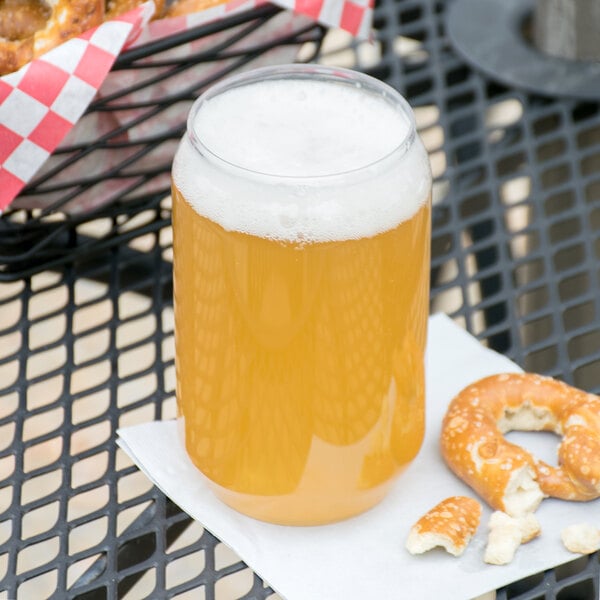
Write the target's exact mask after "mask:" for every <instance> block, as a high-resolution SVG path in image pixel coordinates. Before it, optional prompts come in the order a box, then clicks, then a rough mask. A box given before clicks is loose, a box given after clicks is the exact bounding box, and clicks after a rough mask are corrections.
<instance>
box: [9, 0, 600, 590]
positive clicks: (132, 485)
mask: <svg viewBox="0 0 600 600" xmlns="http://www.w3.org/2000/svg"><path fill="white" fill-rule="evenodd" d="M446 9H447V3H446V2H441V1H435V0H381V1H380V2H379V3H378V5H377V7H376V10H375V27H376V30H377V41H376V43H375V45H374V46H368V45H365V44H357V43H350V44H349V45H347V44H346V42H345V41H343V42H342V43H341V46H340V48H339V49H336V48H335V47H333V48H332V47H331V45H330V44H329V45H328V44H327V43H326V44H325V47H324V49H323V52H322V53H321V60H323V61H326V62H333V63H342V64H343V66H355V67H356V68H359V69H361V70H364V71H366V72H368V73H370V74H372V75H374V76H376V77H379V78H381V79H384V80H386V81H387V82H389V83H390V84H392V85H393V86H395V87H396V88H398V89H399V90H400V91H401V92H402V93H403V94H404V95H405V96H406V97H407V98H408V99H409V101H410V102H411V103H412V105H413V106H414V107H415V112H416V117H417V122H418V126H419V130H420V133H421V136H422V137H423V139H424V141H425V144H426V146H427V148H428V150H429V152H430V156H431V161H432V166H433V170H434V175H435V186H434V229H433V240H432V296H431V309H432V311H437V310H442V311H444V312H446V313H448V314H449V315H450V316H452V317H453V318H454V319H455V320H456V321H457V322H459V323H460V324H461V325H463V326H464V327H466V328H467V329H468V330H469V331H471V332H472V333H473V334H475V335H476V336H477V337H478V338H479V339H480V340H481V341H482V342H483V343H484V344H487V345H489V346H490V347H492V348H494V349H496V350H498V351H500V352H503V353H505V354H506V355H508V356H509V357H510V358H512V359H513V360H515V361H516V362H517V363H519V364H520V365H521V366H523V367H524V368H526V369H529V370H534V371H539V372H543V373H547V374H550V375H553V376H557V377H560V378H562V379H564V380H565V381H567V382H569V383H573V384H575V385H577V386H579V387H582V388H584V389H586V390H589V391H593V392H599V391H600V324H599V323H600V319H599V315H600V268H599V265H600V169H599V165H600V103H590V102H586V103H581V102H576V101H571V100H564V99H563V100H558V99H552V98H547V97H542V96H535V95H532V94H530V93H524V92H521V91H519V90H514V89H509V88H507V87H504V86H502V85H500V84H498V83H496V82H494V81H493V80H490V79H488V78H486V77H484V76H482V75H481V74H479V73H477V72H476V71H474V70H473V69H472V68H470V67H469V66H468V65H467V64H466V63H465V62H464V60H462V59H461V58H459V57H458V55H457V54H456V53H455V52H454V51H453V48H452V47H451V45H450V43H449V40H448V37H447V32H446V28H445V23H446V21H445V17H446ZM277 12H278V11H277V10H276V9H273V8H272V7H268V6H267V7H263V8H261V9H259V11H258V13H256V14H253V15H251V16H250V17H244V18H237V19H238V20H235V21H234V22H232V23H230V24H228V25H227V28H226V27H224V26H218V27H216V28H215V27H214V26H208V29H201V30H199V31H197V32H195V35H196V36H198V37H202V36H205V35H206V34H207V33H210V32H213V31H215V30H216V29H219V28H220V29H222V31H221V32H220V35H223V36H225V39H221V43H220V46H219V48H218V49H217V50H214V49H213V50H211V51H206V50H204V51H202V50H201V51H199V52H198V53H197V54H198V55H197V56H195V57H194V60H197V61H205V62H208V61H213V62H215V64H217V65H222V64H224V63H223V62H222V61H223V60H227V61H229V62H227V67H225V68H223V69H222V70H217V71H216V72H214V73H213V74H212V75H211V76H210V77H207V79H206V80H203V81H202V82H201V84H198V83H197V82H196V83H195V84H194V85H190V86H189V88H188V89H185V90H183V91H182V90H181V88H178V95H176V96H173V95H170V96H169V97H168V100H167V101H165V100H164V99H163V100H162V101H156V100H150V101H146V102H145V103H144V102H142V101H140V100H138V101H137V103H136V106H135V107H133V106H131V107H130V108H136V109H143V110H146V111H155V113H156V114H159V113H160V112H161V110H163V109H165V107H167V106H171V105H172V104H174V103H177V102H183V101H186V102H189V100H190V99H191V98H192V97H193V96H194V95H196V94H197V93H198V91H199V90H200V89H201V88H202V87H203V85H206V84H208V83H210V80H212V79H214V78H215V77H217V76H220V75H222V74H225V73H226V72H228V71H230V70H234V69H237V68H239V67H240V66H242V65H246V64H248V65H250V66H252V65H253V63H254V62H255V60H256V59H257V58H258V57H260V56H262V54H263V53H264V52H265V51H266V50H268V48H269V47H272V46H273V45H277V46H280V45H295V46H299V45H300V44H301V43H305V42H306V43H308V44H309V47H307V46H306V45H305V47H304V50H303V51H304V52H305V54H306V56H308V55H309V54H310V49H311V48H312V49H313V50H317V49H318V47H319V43H320V38H321V33H322V31H321V30H320V29H319V28H317V27H314V26H307V27H304V28H301V29H300V30H297V31H295V32H294V33H293V34H290V35H288V36H287V37H285V36H284V37H283V38H282V37H281V36H279V37H276V38H275V39H269V40H267V41H265V40H260V41H258V42H254V43H253V45H250V47H248V44H246V46H244V45H243V43H242V41H241V40H244V39H245V36H247V35H250V33H251V32H252V31H255V30H256V29H257V28H259V27H261V26H263V24H264V22H267V21H269V20H270V19H272V18H273V17H274V15H275V14H276V13H277ZM188 41H189V40H179V43H187V42H188ZM326 42H327V40H326ZM236 44H237V45H236ZM240 44H241V45H240ZM334 46H335V44H334ZM164 50H165V48H164V47H155V48H150V49H149V50H148V52H146V54H144V53H143V52H138V53H137V54H136V53H133V54H129V55H126V56H124V57H122V58H121V59H120V61H119V63H118V64H117V68H118V69H124V70H127V69H131V68H139V69H144V68H146V69H147V68H148V67H147V66H146V67H144V65H143V63H144V61H145V60H150V59H152V58H153V57H156V55H157V53H160V52H162V51H164ZM337 50H339V52H338V51H337ZM202 52H204V54H202ZM146 55H148V56H149V57H150V59H147V58H146ZM159 56H160V55H159ZM192 62H193V61H192ZM163 63H164V64H163V65H162V67H163V68H164V69H173V70H174V71H175V74H177V73H179V72H181V71H182V70H185V69H186V68H188V67H189V65H190V61H187V62H186V61H185V60H184V61H182V60H181V59H177V60H170V61H169V60H163ZM171 75H173V73H170V72H169V74H165V75H164V77H163V79H168V77H170V76H171ZM156 76H157V77H160V76H159V75H156ZM151 85H153V83H151ZM126 92H127V90H125V91H124V92H123V93H121V94H116V95H115V96H114V97H112V98H109V99H108V100H107V99H104V100H102V101H98V102H97V103H96V104H95V105H94V106H92V113H91V114H92V115H93V114H94V113H100V112H110V111H111V105H112V106H113V110H117V109H116V108H115V107H117V108H119V109H120V110H123V107H124V103H126V102H127V101H128V100H127V98H128V97H127V94H126ZM129 101H130V102H131V99H130V100H129ZM119 103H120V104H119ZM181 131H182V124H181V123H179V125H177V126H174V127H171V128H169V130H168V131H160V132H157V133H156V134H152V133H148V132H146V133H145V134H144V136H142V137H141V138H137V139H131V138H130V139H124V138H123V134H125V133H127V127H126V126H123V125H121V126H120V128H117V129H116V130H114V131H113V132H111V133H108V134H106V135H105V136H104V137H103V138H101V139H100V140H99V141H98V142H97V143H96V145H93V146H90V147H73V148H71V149H69V151H65V152H64V157H65V160H68V161H77V160H79V159H81V158H82V155H88V154H90V152H94V151H106V150H108V151H116V150H118V149H123V148H135V152H134V153H133V154H131V155H128V158H127V160H125V161H122V162H121V163H119V164H118V165H116V166H115V165H113V166H111V167H110V168H109V172H108V175H109V181H110V180H112V181H115V180H118V181H122V180H126V181H127V182H129V184H130V185H128V186H126V187H125V188H121V190H120V191H119V192H118V193H117V194H116V195H115V196H114V197H113V198H112V201H111V202H110V203H109V204H107V205H104V206H102V207H98V208H95V209H94V210H93V211H84V212H79V213H77V214H73V215H71V216H68V217H66V216H64V215H63V214H62V213H60V212H59V213H55V212H52V211H51V210H46V211H40V210H26V209H14V210H12V211H9V212H8V213H7V214H5V215H4V216H3V218H2V219H0V280H1V282H2V283H1V284H0V598H8V599H13V598H18V599H24V600H29V599H33V598H35V599H38V598H50V597H52V598H76V599H78V600H95V599H99V598H116V597H125V598H175V597H176V598H206V599H213V598H217V599H219V598H221V599H226V598H247V599H251V598H255V599H258V598H266V597H269V596H270V595H271V594H272V592H271V590H270V589H269V588H268V587H267V586H266V585H264V584H263V582H262V581H261V580H260V579H259V578H258V577H256V576H254V575H253V574H252V573H251V572H250V571H249V570H248V569H247V568H246V567H245V565H244V564H243V563H242V562H240V561H239V559H238V558H237V557H235V556H234V555H233V554H232V553H231V552H229V551H228V550H227V549H226V548H225V547H224V546H223V545H222V544H220V543H219V541H218V540H216V539H215V538H214V537H213V536H212V535H210V534H209V533H208V532H206V531H203V530H202V528H201V527H200V526H199V525H198V524H196V523H193V522H192V521H191V519H190V518H189V517H188V516H187V515H185V514H183V513H182V512H181V511H180V510H179V509H178V508H177V507H176V506H175V505H173V504H172V503H171V502H170V501H169V500H167V499H166V498H165V497H164V496H163V495H162V494H161V493H160V492H159V491H158V490H157V489H155V488H154V487H152V486H151V485H150V484H149V483H148V482H147V481H146V480H145V478H144V477H143V476H142V475H141V474H140V473H139V472H138V471H137V469H136V468H135V467H134V466H133V465H132V464H131V462H130V461H129V460H128V459H127V458H126V456H125V455H124V454H123V453H122V452H121V451H120V450H118V449H117V448H116V446H115V443H114V440H115V431H116V429H117V427H119V426H123V425H127V424H133V423H136V422H142V421H148V420H152V419H160V418H168V417H171V416H174V412H175V405H174V383H173V349H172V345H173V344H172V336H173V326H172V289H171V239H170V229H169V222H170V206H169V201H168V199H165V193H166V192H167V189H168V187H167V186H168V182H166V183H165V181H164V179H162V180H161V179H160V176H161V175H164V174H165V173H168V168H169V165H168V161H166V160H165V161H163V162H160V161H158V162H154V163H152V164H151V165H150V166H148V165H147V164H146V163H143V164H142V162H138V161H141V160H142V158H143V157H144V156H145V155H146V154H147V152H148V148H156V147H159V146H160V145H161V144H167V143H172V142H173V140H176V139H178V137H179V136H180V134H181ZM140 165H141V166H140ZM59 172H60V169H58V170H56V173H54V174H52V173H51V174H50V175H49V176H46V177H45V178H42V179H40V180H38V181H37V182H36V183H34V184H33V185H32V186H31V187H30V190H29V194H28V196H29V197H34V196H36V195H37V196H38V197H39V196H42V197H44V196H47V195H49V194H53V195H52V198H53V203H54V205H55V206H56V207H60V206H63V205H65V204H67V203H68V202H69V201H70V200H71V199H72V198H75V197H77V195H78V194H82V193H84V192H85V191H86V190H87V189H89V188H90V187H93V186H96V185H97V183H98V180H100V179H103V178H104V175H103V174H102V173H100V174H95V175H93V176H90V177H88V178H82V179H79V180H77V181H76V182H75V183H73V181H70V182H69V181H67V182H66V183H65V181H64V180H59V179H58V174H59ZM155 180H156V182H157V183H156V185H154V186H152V185H150V184H151V183H152V182H153V181H155ZM144 186H146V187H144ZM123 198H127V200H123ZM599 573H600V565H599V559H598V554H595V555H591V556H589V557H582V558H579V559H577V560H575V561H574V562H573V563H570V564H568V565H565V566H563V567H561V568H558V569H556V570H553V571H550V572H547V573H540V574H539V575H538V576H536V577H532V578H529V579H528V580H526V581H522V582H518V583H516V584H513V585H511V586H509V587H508V588H506V589H504V590H500V591H499V592H498V597H499V598H514V599H519V600H533V599H548V600H549V599H560V600H568V599H577V600H587V599H589V600H597V598H598V597H599Z"/></svg>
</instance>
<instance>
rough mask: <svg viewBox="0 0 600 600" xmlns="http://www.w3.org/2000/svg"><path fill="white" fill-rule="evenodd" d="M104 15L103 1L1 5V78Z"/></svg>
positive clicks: (30, 0) (24, 0)
mask: <svg viewBox="0 0 600 600" xmlns="http://www.w3.org/2000/svg"><path fill="white" fill-rule="evenodd" d="M103 16H104V2H103V0H47V1H46V2H42V1H41V0H20V1H17V0H5V1H4V3H2V4H1V5H0V36H1V37H0V75H5V74H6V73H11V72H13V71H16V70H17V69H19V68H21V67H22V66H23V65H24V64H25V63H27V62H29V61H30V60H32V59H34V58H37V57H38V56H41V55H42V54H44V53H45V52H48V50H51V49H52V48H54V47H56V46H58V45H59V44H62V43H63V42H64V41H66V40H68V39H70V38H72V37H74V36H76V35H79V34H80V33H82V32H84V31H86V30H87V29H89V28H90V27H94V26H95V25H99V24H100V23H101V22H102V19H103Z"/></svg>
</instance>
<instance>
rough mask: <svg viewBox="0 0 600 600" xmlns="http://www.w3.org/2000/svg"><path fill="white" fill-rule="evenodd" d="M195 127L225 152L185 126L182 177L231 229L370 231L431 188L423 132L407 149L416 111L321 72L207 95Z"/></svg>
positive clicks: (320, 233) (402, 216)
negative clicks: (320, 76)
mask: <svg viewBox="0 0 600 600" xmlns="http://www.w3.org/2000/svg"><path fill="white" fill-rule="evenodd" d="M193 128H194V131H195V134H196V136H197V138H198V139H200V140H202V143H203V144H204V146H205V147H206V148H208V149H209V150H210V152H212V153H213V154H214V155H216V156H218V157H219V158H220V159H222V160H219V159H215V157H214V156H212V157H211V156H210V153H207V152H204V155H203V154H202V153H201V152H199V151H198V150H197V149H196V148H195V147H194V146H193V144H192V142H191V140H190V139H189V137H188V136H187V135H186V136H184V138H183V140H182V142H181V144H180V146H179V149H178V151H177V155H176V157H175V161H174V166H173V179H174V182H175V185H176V186H177V187H178V188H179V190H180V191H181V192H182V194H183V195H184V196H185V198H186V199H187V200H188V202H190V204H191V205H192V206H193V208H194V209H195V210H196V211H197V212H198V213H199V214H201V215H203V216H205V217H207V218H208V219H210V220H212V221H214V222H216V223H218V224H219V225H221V226H222V227H223V228H224V229H226V230H232V231H240V232H242V233H248V234H251V235H256V236H260V237H265V238H272V239H277V240H282V241H291V242H298V241H302V242H325V241H334V240H346V239H357V238H362V237H371V236H373V235H376V234H378V233H381V232H383V231H387V230H389V229H392V228H394V227H396V226H397V225H398V224H399V223H401V222H402V221H405V220H407V219H409V218H410V217H411V216H412V215H413V214H414V213H415V212H416V211H417V210H418V209H419V207H420V206H421V205H422V204H423V202H425V201H426V200H427V198H428V195H429V189H430V185H431V174H430V169H429V162H428V159H427V154H426V152H425V150H424V148H423V146H422V144H421V142H420V140H419V139H418V138H417V139H415V141H414V142H413V143H412V145H411V146H410V147H409V148H408V149H407V150H406V151H404V150H403V149H398V146H399V144H401V143H402V142H403V140H405V139H406V137H407V135H408V133H409V131H410V128H411V123H410V121H409V118H408V117H407V115H405V114H404V113H403V112H402V111H401V110H400V109H399V108H398V107H396V106H394V105H392V104H391V103H389V102H388V101H386V100H384V99H383V98H381V97H380V96H376V95H374V94H373V93H371V92H369V91H366V90H365V89H364V88H362V89H361V88H359V87H354V86H349V85H342V84H335V83H331V82H324V81H321V80H317V79H315V80H306V79H304V80H302V79H296V80H293V79H292V80H287V81H281V80H279V81H273V80H265V81H259V82H255V83H251V84H246V85H244V86H241V87H236V88H232V89H230V90H227V91H225V92H223V93H221V94H220V95H217V96H215V97H213V98H211V99H209V100H208V101H205V103H204V104H203V105H202V106H201V107H200V110H199V111H198V113H197V114H196V118H195V120H194V123H193ZM223 161H226V162H223ZM233 165H235V166H233Z"/></svg>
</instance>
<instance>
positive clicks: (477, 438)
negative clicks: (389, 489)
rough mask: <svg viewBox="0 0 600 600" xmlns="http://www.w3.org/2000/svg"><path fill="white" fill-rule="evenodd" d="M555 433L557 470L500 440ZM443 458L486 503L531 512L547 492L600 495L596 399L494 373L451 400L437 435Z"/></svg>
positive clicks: (599, 402) (551, 383)
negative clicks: (514, 434) (512, 435)
mask: <svg viewBox="0 0 600 600" xmlns="http://www.w3.org/2000/svg"><path fill="white" fill-rule="evenodd" d="M512 430H520V431H554V432H555V433H557V434H558V435H562V437H563V439H562V442H561V444H560V446H559V449H558V460H559V465H560V466H559V467H553V466H550V465H548V464H546V463H545V462H543V461H541V460H539V459H537V458H535V457H534V456H532V455H531V454H530V453H529V452H528V451H526V450H524V449H523V448H521V447H520V446H517V445H515V444H512V443H510V442H508V441H507V440H505V439H504V437H503V434H504V433H506V432H508V431H512ZM440 441H441V451H442V456H443V457H444V460H445V461H446V463H447V464H448V466H449V467H450V469H452V471H454V473H455V474H456V475H457V476H458V477H460V478H461V479H462V480H463V481H465V482H466V483H467V484H468V485H470V486H471V487H472V488H473V489H474V490H475V491H477V492H478V493H479V494H480V495H481V497H482V498H484V499H485V500H486V501H487V502H488V503H489V504H490V506H492V507H493V508H495V509H496V510H502V511H504V512H506V513H508V514H509V515H511V516H521V515H523V514H526V513H528V512H533V511H534V510H535V509H536V508H537V506H538V505H539V503H540V502H541V501H542V499H543V498H544V497H545V496H553V497H555V498H562V499H564V500H578V501H584V500H592V499H594V498H598V497H599V496H600V397H598V396H595V395H593V394H587V393H585V392H583V391H581V390H578V389H576V388H573V387H571V386H569V385H567V384H565V383H562V382H560V381H557V380H555V379H552V378H550V377H542V376H541V375H534V374H528V373H524V374H523V373H519V374H517V373H511V374H502V375H493V376H491V377H487V378H485V379H482V380H480V381H477V382H476V383H474V384H472V385H470V386H468V387H466V388H465V389H464V390H462V391H461V392H460V393H459V394H458V395H457V396H456V397H455V398H454V399H453V400H452V402H451V403H450V406H449V408H448V412H447V413H446V416H445V417H444V422H443V425H442V434H441V440H440Z"/></svg>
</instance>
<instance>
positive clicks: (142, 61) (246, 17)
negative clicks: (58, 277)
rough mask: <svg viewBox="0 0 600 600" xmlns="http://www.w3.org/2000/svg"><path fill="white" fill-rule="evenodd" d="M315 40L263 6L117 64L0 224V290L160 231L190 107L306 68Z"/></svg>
mask: <svg viewBox="0 0 600 600" xmlns="http://www.w3.org/2000/svg"><path fill="white" fill-rule="evenodd" d="M324 33H325V30H324V28H323V27H322V26H320V25H318V24H316V23H314V22H313V21H311V20H309V19H308V18H304V17H299V16H298V15H294V14H293V13H291V12H289V11H284V10H282V9H280V8H278V7H276V6H273V5H268V4H267V5H262V6H259V7H258V8H255V9H252V10H249V11H245V12H243V13H239V14H235V15H232V16H229V17H227V18H225V19H224V20H221V21H218V22H213V23H209V24H205V25H201V26H199V27H195V28H193V29H190V30H187V31H185V32H182V33H178V34H175V35H172V36H170V37H168V38H163V39H160V40H157V41H153V42H151V43H148V44H145V45H143V46H139V47H135V48H132V49H130V50H129V51H126V52H124V53H123V54H121V55H120V56H119V57H118V58H117V61H116V62H115V64H114V66H113V69H112V71H111V73H110V75H109V77H108V79H107V81H106V82H105V83H104V84H103V86H102V88H101V90H100V92H99V94H98V96H97V97H96V98H95V100H94V101H93V102H92V104H91V105H90V106H89V108H88V110H87V112H86V114H85V115H84V116H83V117H82V119H81V120H80V122H79V123H78V124H77V127H76V128H75V129H76V130H77V132H76V135H71V134H69V136H68V138H67V139H66V140H65V142H63V144H62V145H61V146H60V147H59V148H58V149H57V151H55V153H54V154H53V156H52V157H51V158H50V159H49V161H48V162H47V163H46V164H45V165H44V167H43V168H42V170H41V172H40V173H38V174H37V175H36V178H35V179H34V180H33V181H32V182H30V184H29V185H28V186H27V187H26V188H25V189H24V190H23V192H22V193H21V195H20V196H19V197H18V198H17V199H16V200H15V202H14V203H13V205H12V206H11V208H10V209H9V210H8V211H6V213H5V214H4V215H3V216H2V218H0V281H12V280H16V279H21V278H23V277H27V276H30V275H32V274H34V273H37V272H40V271H42V270H47V269H52V268H56V267H58V266H60V265H63V264H65V263H67V262H71V261H74V260H76V259H78V258H80V257H82V256H86V257H89V256H91V255H94V254H98V253H103V252H106V251H107V249H109V248H111V247H114V246H115V245H117V244H121V243H123V242H124V241H128V240H129V239H133V238H135V237H138V236H139V235H143V234H144V233H147V232H149V231H158V230H159V229H161V228H163V227H164V226H165V225H166V224H168V222H169V220H170V211H169V210H168V205H166V204H165V203H164V202H163V201H164V199H165V197H167V196H168V194H169V187H170V181H169V173H170V169H171V162H172V159H173V155H174V153H175V150H176V147H177V142H178V140H179V139H180V138H181V136H182V134H183V132H184V130H185V122H186V117H187V113H188V110H189V107H190V105H191V103H192V102H193V100H194V99H195V98H196V97H197V96H198V95H199V94H200V93H201V92H202V91H203V90H204V89H205V88H206V87H208V86H209V85H211V84H212V83H213V82H215V81H217V80H218V79H220V78H222V77H224V76H226V75H229V74H230V73H232V72H235V71H239V70H242V69H245V68H252V67H256V66H259V65H262V64H265V63H274V62H290V61H291V60H293V59H294V58H295V57H296V55H297V53H298V50H299V49H300V48H301V47H307V46H306V45H307V44H309V43H310V45H309V46H308V48H309V52H308V53H307V52H305V53H304V55H305V59H306V60H307V61H310V60H312V59H313V58H314V56H315V55H316V53H317V52H318V49H319V47H320V43H321V41H322V39H323V36H324ZM71 133H73V132H71ZM161 202H163V204H162V205H161ZM162 206H166V208H165V209H164V210H162V208H161V207H162ZM142 213H145V215H146V217H145V218H144V217H143V216H142V217H139V216H140V214H142Z"/></svg>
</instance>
